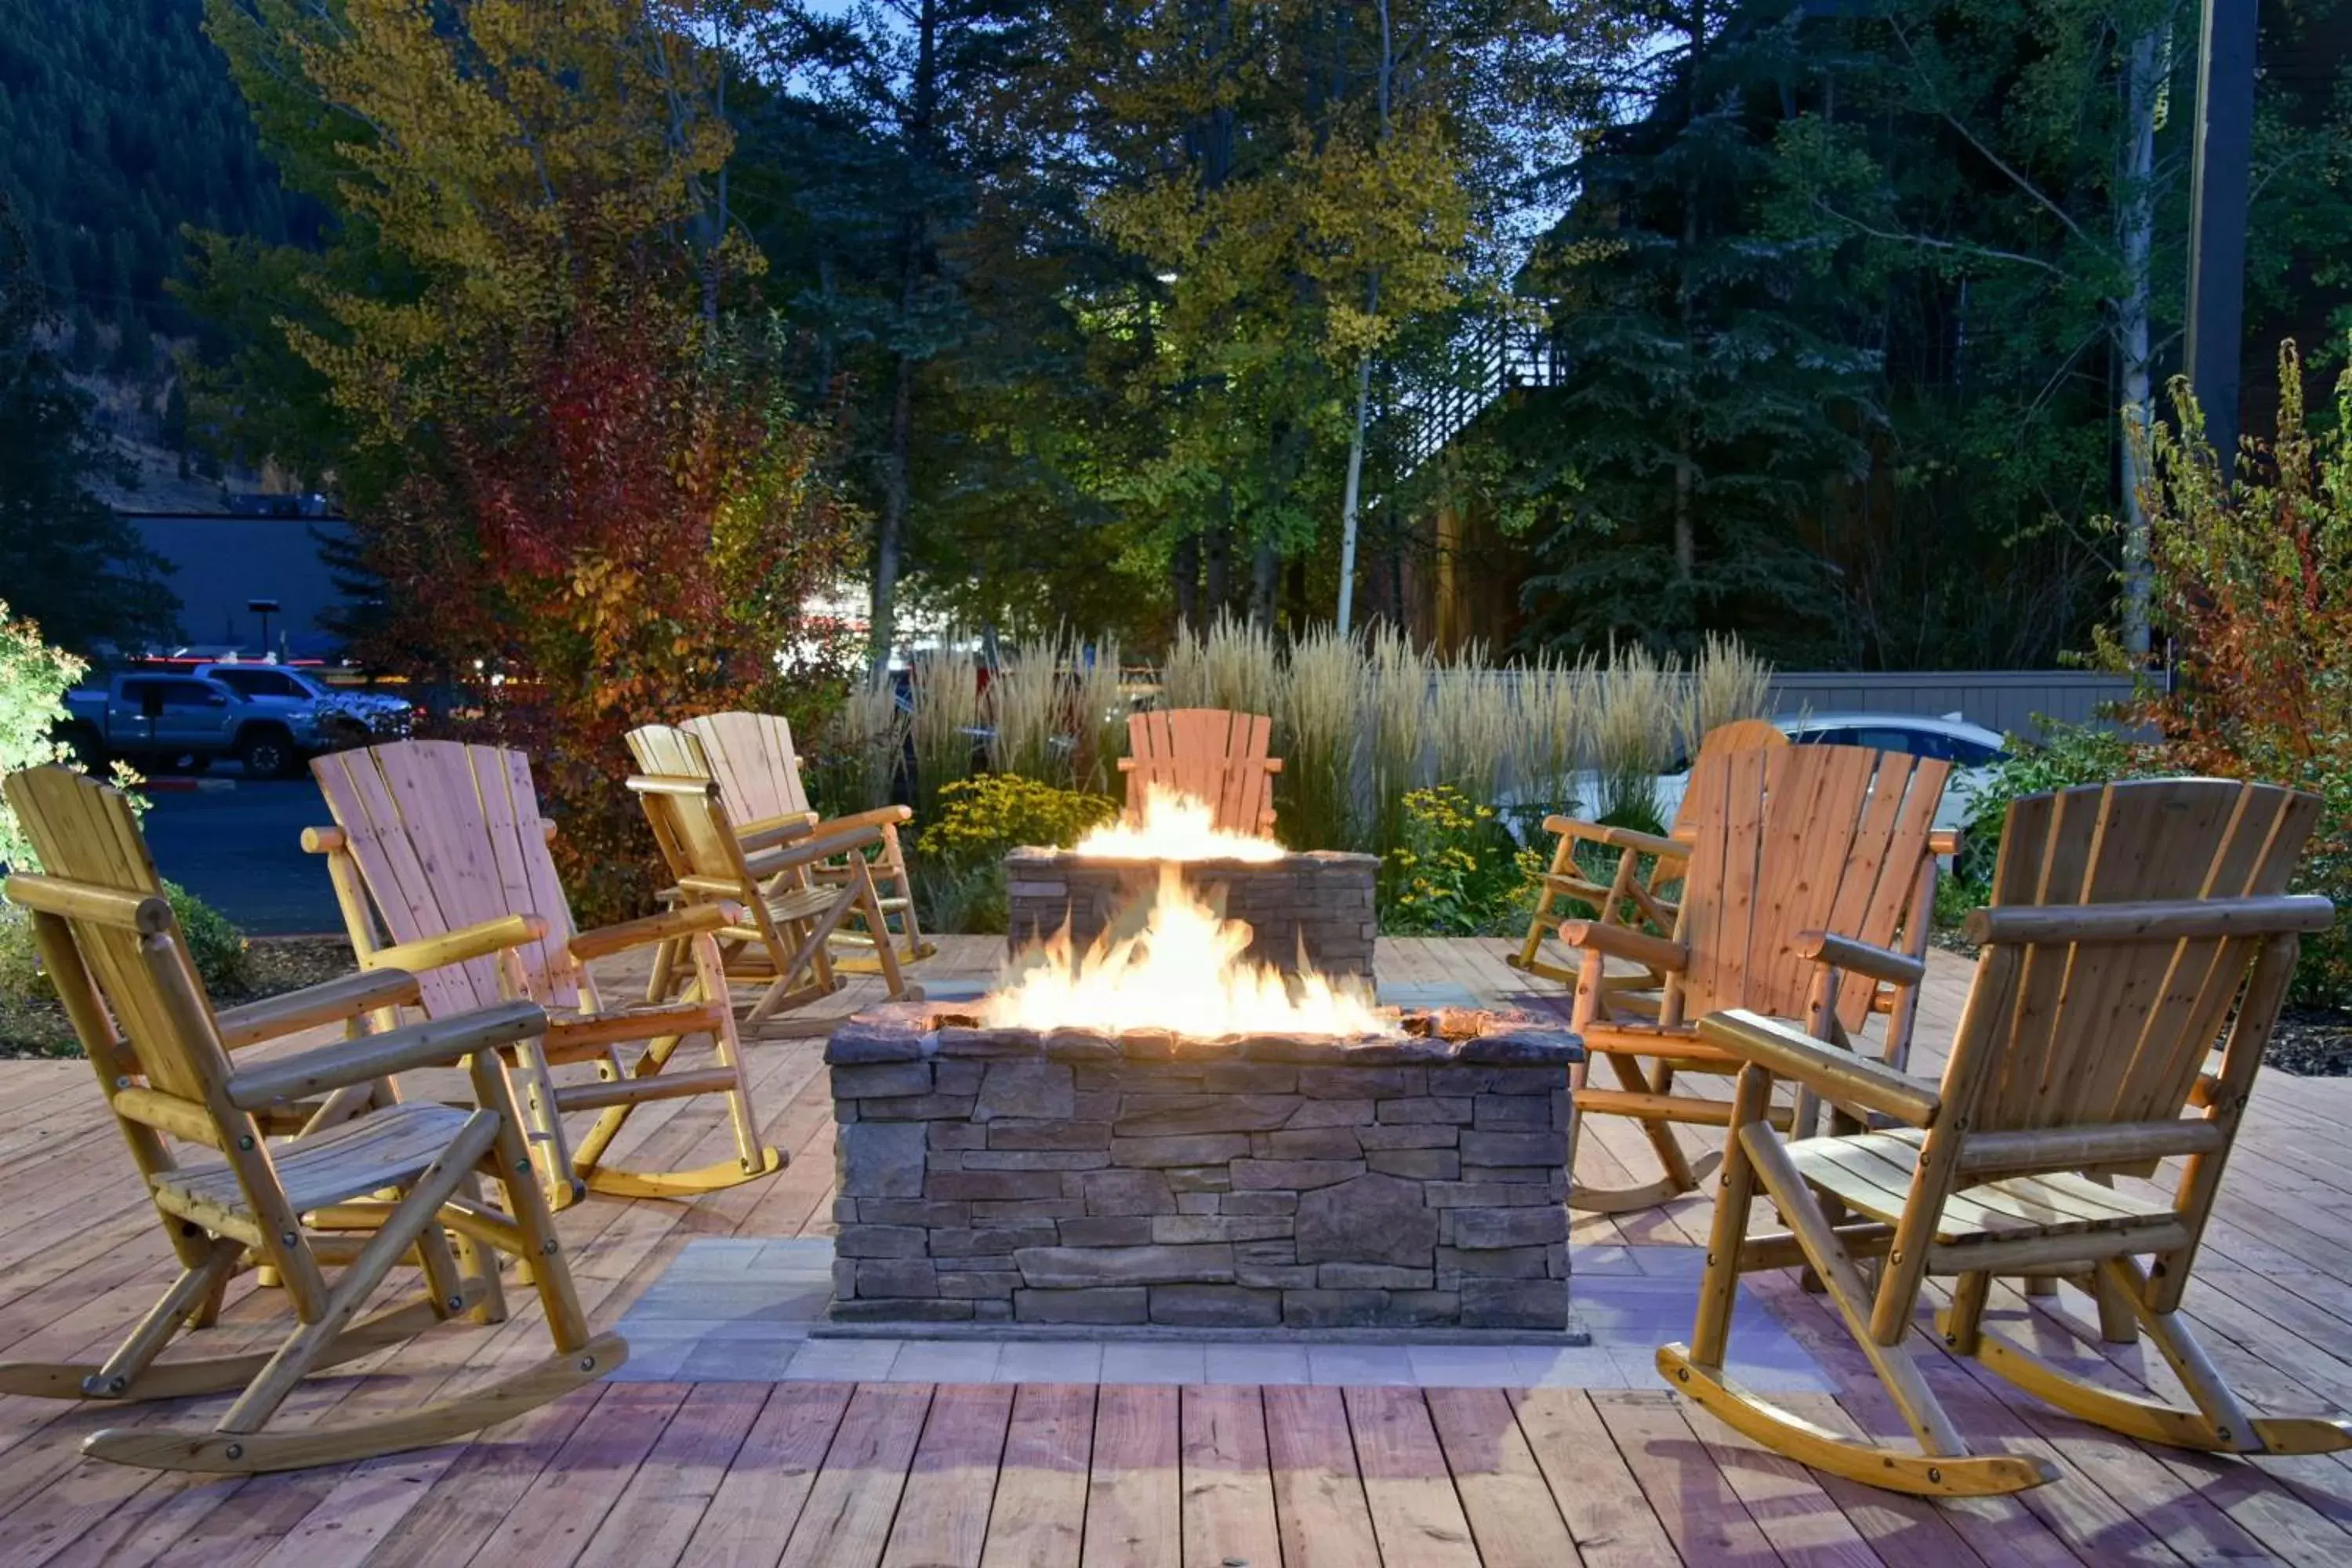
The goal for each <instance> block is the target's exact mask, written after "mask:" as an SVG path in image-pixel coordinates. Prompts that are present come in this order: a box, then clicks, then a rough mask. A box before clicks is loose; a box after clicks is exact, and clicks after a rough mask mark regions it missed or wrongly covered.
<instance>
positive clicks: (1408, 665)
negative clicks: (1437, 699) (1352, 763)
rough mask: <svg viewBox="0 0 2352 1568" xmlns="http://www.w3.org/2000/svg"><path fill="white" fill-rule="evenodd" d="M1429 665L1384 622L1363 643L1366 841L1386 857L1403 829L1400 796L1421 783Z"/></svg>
mask: <svg viewBox="0 0 2352 1568" xmlns="http://www.w3.org/2000/svg"><path fill="white" fill-rule="evenodd" d="M1436 673H1437V667H1436V663H1435V661H1434V660H1433V659H1432V658H1430V657H1429V655H1428V654H1427V653H1425V652H1423V650H1422V649H1420V648H1417V647H1414V646H1413V645H1412V639H1411V638H1410V637H1406V636H1405V635H1404V634H1403V633H1402V632H1400V631H1398V630H1397V629H1396V628H1395V627H1394V626H1390V625H1388V624H1387V623H1385V622H1383V623H1382V624H1381V626H1380V627H1379V628H1378V629H1376V630H1375V631H1374V632H1373V633H1372V635H1371V637H1370V639H1369V640H1367V641H1366V643H1365V644H1364V670H1363V676H1362V680H1363V693H1364V695H1363V715H1364V717H1363V722H1364V724H1365V726H1366V727H1367V729H1368V730H1369V731H1370V764H1371V765H1370V782H1371V791H1372V798H1371V812H1370V817H1369V823H1368V826H1370V836H1369V837H1370V842H1369V843H1366V844H1364V845H1363V846H1362V847H1364V848H1367V849H1370V851H1372V852H1373V853H1374V854H1377V855H1382V856H1385V855H1386V854H1387V853H1388V852H1389V851H1390V850H1391V849H1392V848H1394V847H1396V846H1397V844H1398V842H1399V841H1400V839H1401V837H1402V833H1403V830H1404V811H1405V804H1404V797H1405V796H1406V795H1408V794H1410V793H1411V792H1412V790H1413V789H1414V788H1416V787H1417V786H1418V785H1419V784H1420V783H1421V772H1422V752H1423V747H1424V745H1425V744H1426V743H1427V741H1428V738H1429V709H1430V687H1431V683H1432V681H1433V679H1434V677H1435V675H1436Z"/></svg>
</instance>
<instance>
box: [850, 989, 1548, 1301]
mask: <svg viewBox="0 0 2352 1568" xmlns="http://www.w3.org/2000/svg"><path fill="white" fill-rule="evenodd" d="M1407 1023H1408V1026H1409V1027H1410V1028H1412V1029H1414V1030H1417V1031H1420V1032H1419V1033H1416V1034H1413V1035H1412V1036H1409V1037H1406V1038H1402V1039H1398V1040H1386V1041H1374V1042H1369V1043H1365V1042H1356V1043H1348V1042H1340V1041H1331V1040H1316V1039H1309V1038H1301V1037H1245V1038H1238V1039H1223V1040H1201V1039H1195V1038H1188V1037H1177V1036H1173V1035H1169V1034H1163V1033H1149V1034H1146V1033H1130V1034H1128V1035H1125V1036H1119V1037H1106V1036H1102V1035H1097V1034H1088V1033H1083V1032H1078V1031H1054V1032H1050V1033H1045V1034H1039V1033H1036V1032H1034V1031H1029V1030H989V1029H980V1028H974V1027H971V1026H970V1024H971V1019H970V1018H969V1017H968V1016H966V1017H958V1016H956V1015H954V1014H953V1013H951V1012H950V1011H948V1010H947V1009H946V1008H944V1007H940V1006H930V1005H924V1004H919V1003H911V1004H894V1005H888V1006H885V1007H881V1008H877V1009H875V1010H873V1011H871V1012H868V1013H866V1014H861V1015H859V1016H857V1017H856V1018H854V1019H852V1020H850V1021H849V1022H847V1023H845V1025H843V1026H841V1027H839V1028H837V1029H836V1030H835V1033H834V1035H833V1037H832V1040H831V1042H830V1045H829V1047H828V1048H827V1051H826V1059H827V1060H828V1061H829V1062H830V1063H831V1064H832V1074H833V1093H834V1104H835V1115H836V1117H837V1119H838V1121H839V1122H840V1125H839V1126H838V1127H837V1128H836V1130H835V1131H836V1136H837V1142H836V1146H835V1147H836V1156H835V1157H836V1161H837V1175H838V1179H839V1186H838V1189H837V1193H838V1195H837V1197H836V1199H835V1207H834V1217H835V1221H836V1222H837V1224H838V1235H837V1236H836V1237H835V1263H834V1304H833V1316H834V1317H835V1319H836V1320H845V1321H935V1322H936V1321H1002V1322H1008V1323H1158V1324H1168V1325H1176V1326H1184V1327H1194V1328H1237V1327H1248V1328H1266V1329H1273V1328H1277V1327H1280V1328H1291V1329H1327V1328H1374V1327H1394V1328H1403V1327H1433V1326H1442V1327H1445V1328H1460V1329H1517V1330H1528V1329H1560V1328H1563V1327H1565V1326H1566V1324H1567V1321H1568V1291H1569V1280H1568V1248H1567V1241H1568V1211H1567V1208H1566V1206H1565V1204H1566V1199H1567V1175H1566V1170H1565V1164H1566V1159H1567V1153H1568V1133H1567V1128H1568V1068H1569V1066H1570V1062H1572V1061H1573V1060H1575V1059H1576V1058H1578V1056H1579V1055H1580V1047H1579V1046H1578V1045H1577V1043H1576V1039H1575V1037H1574V1036H1572V1035H1570V1034H1568V1033H1566V1032H1565V1031H1561V1030H1558V1029H1550V1028H1543V1027H1538V1026H1535V1025H1534V1024H1532V1023H1530V1022H1528V1021H1527V1020H1525V1019H1522V1018H1518V1017H1516V1016H1497V1015H1492V1014H1484V1013H1469V1012H1466V1011H1465V1012H1454V1011H1444V1012H1439V1013H1436V1014H1431V1015H1423V1016H1418V1017H1410V1018H1408V1020H1407Z"/></svg>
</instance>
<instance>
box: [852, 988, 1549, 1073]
mask: <svg viewBox="0 0 2352 1568" xmlns="http://www.w3.org/2000/svg"><path fill="white" fill-rule="evenodd" d="M1400 1022H1401V1023H1402V1025H1403V1032H1402V1033H1401V1034H1397V1035H1381V1036H1370V1037H1366V1036H1335V1035H1283V1034H1259V1035H1216V1036H1206V1035H1186V1034H1181V1033H1179V1032H1177V1031H1175V1030H1173V1029H1129V1030H1126V1031H1123V1032H1120V1033H1116V1034H1114V1033H1111V1032H1109V1031H1107V1030H1099V1029H1085V1028H1055V1029H1044V1030H1039V1029H992V1028H987V1027H984V1026H982V1025H981V1023H980V1019H979V1016H978V1015H977V1014H975V1013H973V1012H971V1011H970V1010H969V1009H968V1008H959V1006H958V1005H956V1004H952V1003H922V1002H894V1003H886V1004H883V1005H880V1006H877V1007H870V1008H867V1009H866V1011H864V1012H862V1013H858V1014H856V1015H855V1016H852V1017H850V1018H847V1019H845V1020H844V1021H843V1022H842V1023H841V1024H839V1025H837V1026H835V1029H834V1031H833V1035H832V1037H831V1038H830V1039H829V1040H828V1041H827V1042H826V1044H825V1052H824V1059H825V1060H826V1061H827V1062H829V1063H832V1064H834V1065H835V1066H844V1067H845V1066H852V1065H863V1064H868V1063H875V1062H911V1061H921V1060H924V1059H926V1058H931V1057H950V1058H966V1059H970V1058H980V1059H984V1060H1006V1059H1024V1058H1026V1059H1035V1058H1045V1059H1047V1060H1052V1061H1061V1062H1112V1061H1118V1060H1121V1059H1125V1060H1130V1061H1175V1060H1199V1061H1265V1062H1292V1063H1346V1064H1350V1065H1355V1066H1361V1067H1409V1066H1427V1065H1433V1064H1446V1063H1463V1064H1465V1065H1470V1066H1480V1067H1548V1066H1555V1065H1566V1064H1570V1063H1574V1062H1578V1061H1581V1060H1582V1059H1583V1058H1584V1044H1583V1042H1582V1041H1581V1040H1580V1039H1579V1038H1578V1037H1577V1036H1576V1035H1575V1033H1574V1032H1572V1031H1571V1030H1570V1029H1568V1028H1565V1027H1563V1026H1560V1025H1559V1024H1557V1023H1549V1022H1546V1021H1544V1020H1542V1019H1539V1018H1537V1017H1535V1016H1531V1015H1529V1014H1526V1013H1522V1012H1517V1011H1486V1010H1482V1009H1476V1008H1460V1007H1446V1008H1437V1009H1406V1010H1404V1011H1403V1012H1402V1013H1401V1014H1400Z"/></svg>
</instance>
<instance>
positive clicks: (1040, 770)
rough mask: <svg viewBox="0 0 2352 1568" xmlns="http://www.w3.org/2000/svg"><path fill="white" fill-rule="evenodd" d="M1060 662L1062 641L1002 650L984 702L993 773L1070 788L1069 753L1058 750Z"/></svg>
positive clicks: (1062, 748)
mask: <svg viewBox="0 0 2352 1568" xmlns="http://www.w3.org/2000/svg"><path fill="white" fill-rule="evenodd" d="M1062 657H1063V655H1062V640H1061V638H1060V637H1045V638H1042V639H1040V640H1039V641H1037V642H1034V643H1032V644H1029V645H1027V646H1025V647H1020V648H1017V649H1014V648H1001V649H999V650H998V652H997V656H996V666H995V668H993V669H992V670H991V671H990V674H989V681H988V689H987V690H986V691H984V692H982V694H981V700H980V711H981V722H982V723H983V724H985V725H986V726H987V727H988V731H989V736H988V765H989V768H990V770H991V771H992V772H994V773H1018V774H1020V775H1021V776H1022V777H1023V778H1028V779H1035V780H1036V781H1037V782H1038V783H1039V784H1068V783H1069V782H1070V748H1069V747H1068V746H1067V745H1066V744H1064V745H1061V746H1056V745H1055V740H1056V739H1057V738H1058V737H1060V736H1061V735H1062V733H1063V731H1064V722H1063V719H1064V715H1063V700H1062V689H1061V668H1062Z"/></svg>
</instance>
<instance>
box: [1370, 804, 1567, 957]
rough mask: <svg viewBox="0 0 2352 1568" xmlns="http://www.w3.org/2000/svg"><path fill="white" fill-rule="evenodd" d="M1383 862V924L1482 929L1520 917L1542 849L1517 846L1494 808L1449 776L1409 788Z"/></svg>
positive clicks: (1427, 930)
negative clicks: (1395, 838) (1393, 844)
mask: <svg viewBox="0 0 2352 1568" xmlns="http://www.w3.org/2000/svg"><path fill="white" fill-rule="evenodd" d="M1402 804H1403V808H1404V809H1403V818H1402V826H1401V827H1400V830H1399V838H1400V842H1399V843H1398V845H1397V847H1395V848H1393V849H1391V850H1390V851H1389V854H1388V863H1387V865H1386V866H1385V867H1384V868H1383V869H1384V870H1385V871H1386V873H1387V875H1386V876H1385V877H1384V878H1383V879H1382V880H1383V882H1384V884H1385V886H1384V887H1383V889H1382V897H1381V906H1382V907H1381V928H1382V929H1383V930H1386V931H1395V932H1398V933H1400V934H1403V935H1410V936H1484V935H1488V934H1490V933H1493V932H1495V931H1503V930H1506V929H1507V928H1509V927H1511V926H1513V925H1516V924H1521V923H1524V922H1525V921H1526V920H1527V915H1528V903H1529V900H1530V897H1531V895H1532V892H1533V889H1534V882H1535V879H1536V878H1537V877H1538V876H1540V875H1541V874H1542V872H1543V869H1544V862H1543V857H1542V856H1541V855H1539V854H1538V853H1537V852H1536V851H1535V850H1532V849H1523V848H1520V847H1517V845H1516V844H1515V843H1514V842H1513V841H1512V839H1511V836H1510V835H1509V834H1508V833H1507V832H1506V831H1505V830H1504V829H1503V827H1502V826H1501V824H1500V823H1499V822H1497V821H1496V816H1495V809H1494V807H1492V806H1488V805H1473V804H1472V803H1471V801H1470V798H1469V797H1468V796H1467V795H1464V794H1463V793H1462V792H1461V791H1460V790H1458V789H1455V788H1454V786H1452V785H1451V784H1438V785H1436V786H1435V787H1433V788H1431V789H1417V790H1411V791H1408V792H1407V793H1406V795H1405V797H1404V800H1403V803H1402Z"/></svg>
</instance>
